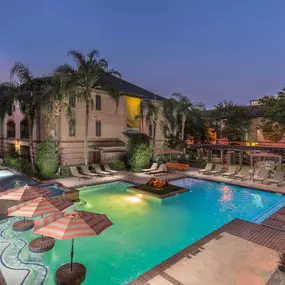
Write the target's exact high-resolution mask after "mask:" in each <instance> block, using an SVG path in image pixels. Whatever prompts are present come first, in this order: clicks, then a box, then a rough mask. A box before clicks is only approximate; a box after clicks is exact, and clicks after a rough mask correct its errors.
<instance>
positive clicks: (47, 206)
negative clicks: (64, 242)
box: [8, 197, 73, 251]
mask: <svg viewBox="0 0 285 285" xmlns="http://www.w3.org/2000/svg"><path fill="white" fill-rule="evenodd" d="M72 204H73V203H72V202H71V201H69V200H67V199H62V198H44V197H39V198H36V199H34V200H30V201H27V202H24V203H22V204H19V205H16V206H14V207H11V208H9V209H8V216H22V217H28V218H32V217H38V216H41V217H43V215H47V214H53V213H61V211H62V210H64V209H66V208H68V207H70V206H71V205H72ZM43 241H44V240H43V235H42V237H41V241H40V243H39V239H35V240H33V241H31V243H30V249H31V250H32V251H41V249H42V245H43ZM51 242H52V243H51ZM47 243H49V245H50V246H48V248H47V247H46V245H43V246H45V250H47V249H50V248H52V247H53V245H54V240H50V239H49V240H47Z"/></svg>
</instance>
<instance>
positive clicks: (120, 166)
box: [108, 161, 126, 171]
mask: <svg viewBox="0 0 285 285" xmlns="http://www.w3.org/2000/svg"><path fill="white" fill-rule="evenodd" d="M108 164H109V166H110V168H111V169H113V170H117V171H122V170H126V165H125V163H124V161H110V162H108Z"/></svg>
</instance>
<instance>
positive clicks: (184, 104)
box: [172, 93, 192, 140]
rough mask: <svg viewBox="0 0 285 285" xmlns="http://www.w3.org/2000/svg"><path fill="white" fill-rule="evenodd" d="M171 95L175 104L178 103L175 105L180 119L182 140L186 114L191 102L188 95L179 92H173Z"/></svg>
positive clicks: (182, 138)
mask: <svg viewBox="0 0 285 285" xmlns="http://www.w3.org/2000/svg"><path fill="white" fill-rule="evenodd" d="M172 97H173V98H174V99H175V100H176V102H177V105H178V106H177V109H178V114H179V116H180V119H181V140H184V136H185V123H186V120H187V114H188V112H189V111H190V109H191V107H192V103H191V101H190V100H189V98H188V97H186V96H184V95H182V94H181V93H173V94H172Z"/></svg>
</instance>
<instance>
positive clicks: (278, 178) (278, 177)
mask: <svg viewBox="0 0 285 285" xmlns="http://www.w3.org/2000/svg"><path fill="white" fill-rule="evenodd" d="M283 181H284V172H283V171H280V170H278V171H275V173H274V175H273V177H272V178H267V179H265V180H264V182H268V184H272V183H276V184H277V186H280V184H281V183H282V182H283Z"/></svg>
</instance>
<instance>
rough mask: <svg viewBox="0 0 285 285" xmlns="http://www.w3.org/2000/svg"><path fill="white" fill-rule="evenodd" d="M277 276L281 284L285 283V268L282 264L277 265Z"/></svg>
mask: <svg viewBox="0 0 285 285" xmlns="http://www.w3.org/2000/svg"><path fill="white" fill-rule="evenodd" d="M278 272H279V278H280V281H281V284H283V285H285V268H284V267H283V266H280V265H279V266H278Z"/></svg>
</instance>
